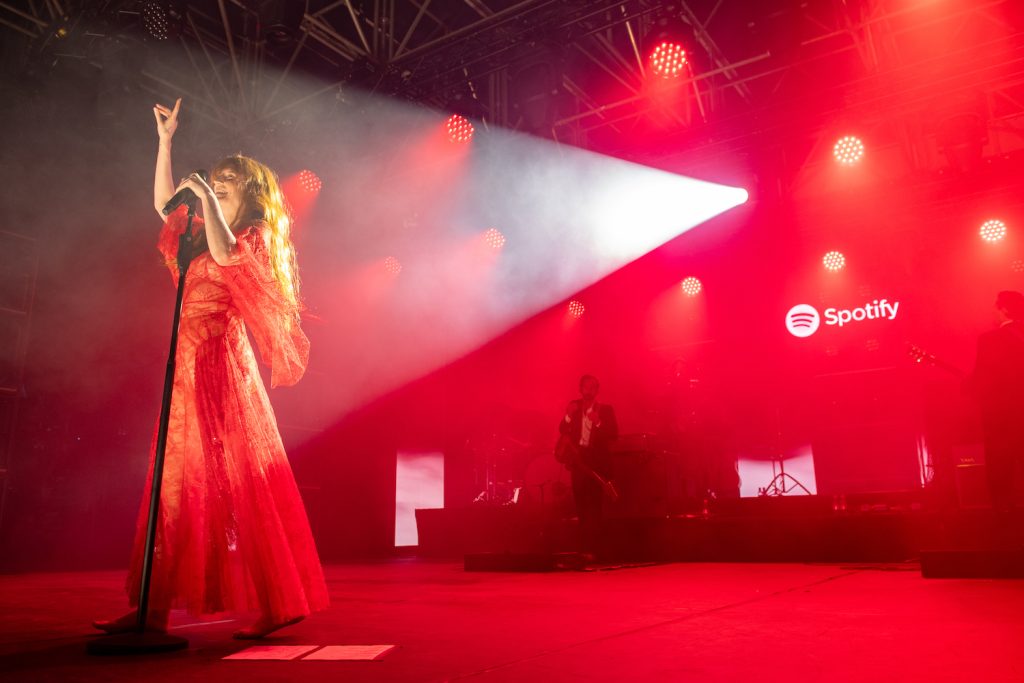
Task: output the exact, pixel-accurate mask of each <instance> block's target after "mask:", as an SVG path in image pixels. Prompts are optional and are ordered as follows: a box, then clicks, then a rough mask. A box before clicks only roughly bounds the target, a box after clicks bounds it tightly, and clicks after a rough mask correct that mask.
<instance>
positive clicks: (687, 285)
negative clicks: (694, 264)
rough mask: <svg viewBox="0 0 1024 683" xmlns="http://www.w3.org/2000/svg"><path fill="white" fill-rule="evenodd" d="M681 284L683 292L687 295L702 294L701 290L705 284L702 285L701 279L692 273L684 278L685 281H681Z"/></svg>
mask: <svg viewBox="0 0 1024 683" xmlns="http://www.w3.org/2000/svg"><path fill="white" fill-rule="evenodd" d="M679 286H680V287H682V288H683V292H684V293H685V294H686V296H697V295H698V294H700V290H702V289H703V288H704V287H703V285H701V283H700V280H698V279H697V278H695V277H693V276H692V275H691V276H690V277H688V278H684V279H683V281H682V282H680V283H679Z"/></svg>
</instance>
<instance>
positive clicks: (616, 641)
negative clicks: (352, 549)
mask: <svg viewBox="0 0 1024 683" xmlns="http://www.w3.org/2000/svg"><path fill="white" fill-rule="evenodd" d="M326 570H327V577H328V582H329V585H330V589H331V595H332V600H333V605H332V606H331V608H330V609H329V610H328V611H326V612H322V613H319V614H315V615H313V616H312V617H310V618H309V619H307V620H306V621H304V622H303V623H301V624H298V625H297V626H294V627H292V628H289V629H287V630H285V631H282V632H280V633H279V634H277V635H276V637H272V638H269V639H267V641H265V644H274V645H318V646H319V645H377V644H394V645H396V646H397V648H396V649H395V650H393V651H392V652H391V653H390V654H388V655H386V656H385V657H384V658H382V659H380V660H378V661H369V662H332V661H303V660H301V659H300V660H293V661H225V660H223V658H224V657H225V656H228V655H231V654H233V653H236V652H239V651H241V650H244V649H245V648H247V647H250V645H251V644H250V643H244V642H240V641H235V640H232V639H231V638H230V633H231V631H232V630H233V629H235V628H237V627H238V626H239V624H240V623H242V622H239V621H221V620H218V621H215V622H211V623H205V624H197V623H195V620H193V619H191V618H189V617H188V616H187V615H185V614H183V613H181V614H179V613H175V614H174V615H173V618H172V626H173V628H174V630H173V632H174V633H178V634H181V635H184V636H186V637H188V638H189V640H190V641H191V647H190V649H188V650H187V651H182V652H178V653H172V654H166V655H155V656H145V657H136V658H105V657H90V656H88V655H86V654H85V643H86V641H87V640H88V639H90V638H92V637H102V636H93V632H92V629H91V627H90V626H89V622H90V621H91V620H92V619H93V618H96V617H107V616H112V615H117V614H119V613H120V612H121V611H123V607H124V597H123V595H122V592H121V583H122V579H123V573H122V572H81V573H36V574H17V575H3V576H0V679H3V680H4V681H49V680H60V681H98V680H102V681H138V680H147V681H215V680H216V681H228V680H244V681H280V680H295V681H319V680H324V681H326V680H331V681H346V682H354V681H454V680H468V681H530V682H531V683H539V682H542V681H616V682H617V683H621V682H623V681H758V682H761V681H825V680H827V681H830V682H836V681H929V682H934V681H968V680H974V681H987V682H992V681H1022V680H1024V581H1020V580H967V579H951V580H929V579H923V578H921V576H920V574H919V572H918V571H917V568H916V566H913V565H878V566H871V565H860V566H839V565H802V564H666V565H656V566H643V567H632V568H622V569H617V570H604V571H591V572H558V573H548V574H510V573H501V574H497V573H486V574H485V573H466V572H464V571H463V570H462V567H461V565H459V564H455V563H450V562H431V561H422V560H401V561H392V562H384V563H364V564H350V565H332V566H328V567H327V568H326Z"/></svg>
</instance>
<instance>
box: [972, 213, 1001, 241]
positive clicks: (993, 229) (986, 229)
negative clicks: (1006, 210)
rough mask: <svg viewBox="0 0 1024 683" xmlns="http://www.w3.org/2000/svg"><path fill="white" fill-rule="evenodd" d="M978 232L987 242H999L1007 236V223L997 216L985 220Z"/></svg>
mask: <svg viewBox="0 0 1024 683" xmlns="http://www.w3.org/2000/svg"><path fill="white" fill-rule="evenodd" d="M978 234H980V235H981V239H983V240H985V241H986V242H998V241H999V240H1001V239H1003V238H1004V237H1006V223H1004V222H1002V221H1001V220H998V219H995V218H993V219H992V220H990V221H985V222H984V223H982V224H981V230H979V231H978Z"/></svg>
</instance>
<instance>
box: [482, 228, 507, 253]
mask: <svg viewBox="0 0 1024 683" xmlns="http://www.w3.org/2000/svg"><path fill="white" fill-rule="evenodd" d="M484 242H485V243H486V244H487V246H489V247H490V248H491V249H494V250H495V251H497V250H498V249H501V248H502V247H503V246H505V236H504V235H502V234H501V231H500V230H498V229H497V228H487V231H486V232H484Z"/></svg>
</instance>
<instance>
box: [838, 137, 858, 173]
mask: <svg viewBox="0 0 1024 683" xmlns="http://www.w3.org/2000/svg"><path fill="white" fill-rule="evenodd" d="M832 154H833V156H835V158H836V161H838V162H839V163H840V164H842V165H843V166H852V165H854V164H856V163H857V162H859V161H860V160H861V159H863V158H864V143H863V142H862V141H861V140H860V138H858V137H856V136H853V135H845V136H843V137H841V138H839V139H838V140H836V144H835V146H834V147H833V148H832Z"/></svg>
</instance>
